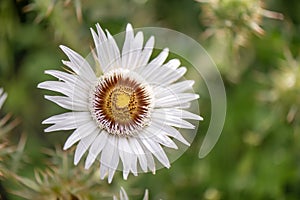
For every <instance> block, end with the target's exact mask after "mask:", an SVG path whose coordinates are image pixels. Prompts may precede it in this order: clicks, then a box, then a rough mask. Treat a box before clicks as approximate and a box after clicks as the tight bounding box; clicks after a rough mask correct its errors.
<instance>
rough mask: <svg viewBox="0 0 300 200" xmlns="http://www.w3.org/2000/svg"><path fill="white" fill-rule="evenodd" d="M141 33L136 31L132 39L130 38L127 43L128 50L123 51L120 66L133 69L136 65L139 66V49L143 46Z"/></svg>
mask: <svg viewBox="0 0 300 200" xmlns="http://www.w3.org/2000/svg"><path fill="white" fill-rule="evenodd" d="M143 41H144V38H143V34H142V33H141V32H138V33H137V35H136V36H135V38H134V39H133V40H131V41H130V42H131V43H130V44H129V48H130V49H129V51H128V52H125V51H123V52H122V53H123V55H124V56H125V57H124V63H123V64H124V65H122V67H124V68H127V69H135V68H136V67H139V65H138V64H139V59H140V57H141V51H142V47H143Z"/></svg>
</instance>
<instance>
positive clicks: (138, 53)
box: [38, 24, 202, 182]
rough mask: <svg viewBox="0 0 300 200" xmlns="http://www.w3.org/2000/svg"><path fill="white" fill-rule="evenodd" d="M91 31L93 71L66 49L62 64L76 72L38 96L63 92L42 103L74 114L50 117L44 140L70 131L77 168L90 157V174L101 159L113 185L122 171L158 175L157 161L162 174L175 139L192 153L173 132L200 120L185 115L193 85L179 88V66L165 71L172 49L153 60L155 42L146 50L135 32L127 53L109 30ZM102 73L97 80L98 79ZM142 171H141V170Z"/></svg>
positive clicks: (59, 73) (61, 76) (48, 83)
mask: <svg viewBox="0 0 300 200" xmlns="http://www.w3.org/2000/svg"><path fill="white" fill-rule="evenodd" d="M96 27H97V33H96V32H95V31H94V30H92V29H91V32H92V35H93V39H94V42H95V49H96V50H95V53H96V56H95V60H96V63H99V65H98V66H96V67H97V68H96V69H95V70H93V68H92V67H91V66H90V64H89V63H88V62H87V60H86V59H84V58H83V57H82V56H80V55H79V54H77V53H76V52H74V51H73V50H71V49H69V48H68V47H65V46H61V49H62V50H63V51H64V52H65V54H66V55H67V56H68V58H69V61H63V63H64V65H66V66H67V67H68V68H69V69H70V70H71V72H70V73H66V72H62V71H56V70H48V71H46V72H45V73H46V74H50V75H52V76H54V77H56V78H58V79H59V80H58V81H46V82H43V83H40V84H39V85H38V87H39V88H43V89H48V90H52V91H56V92H59V93H61V94H63V95H64V96H47V95H46V96H45V98H46V99H48V100H50V101H53V102H54V103H56V104H58V105H59V106H61V107H63V108H65V109H68V110H71V111H70V112H66V113H63V114H60V115H56V116H52V117H50V118H48V119H46V120H45V121H43V124H54V125H52V126H50V127H48V128H47V129H45V131H46V132H50V131H57V130H72V129H75V131H74V132H73V134H72V135H71V136H70V137H69V138H68V139H67V141H66V143H65V145H64V149H68V148H69V147H71V146H72V145H73V144H75V143H77V142H79V143H78V145H77V148H76V151H75V158H74V163H75V164H77V163H78V162H79V160H80V159H81V157H82V156H83V154H84V153H85V152H88V154H87V159H86V162H85V167H86V168H89V167H90V166H91V165H92V163H94V161H95V160H96V158H98V159H99V161H100V177H101V179H103V178H104V177H105V175H106V174H108V181H109V182H111V181H112V178H113V176H114V173H115V171H116V169H117V168H118V166H119V165H121V163H119V161H120V160H121V162H122V166H123V178H124V179H127V177H128V175H129V173H130V172H132V173H133V174H134V175H137V173H138V168H139V167H140V168H141V170H142V171H144V172H147V171H149V170H150V171H152V172H153V173H155V171H156V164H155V161H154V158H153V155H154V156H155V157H156V158H157V159H158V161H159V162H160V163H162V165H163V166H165V167H167V168H169V167H170V161H169V159H168V157H167V155H166V153H165V151H164V149H163V147H169V148H174V149H177V148H178V147H177V145H176V144H175V142H174V141H173V139H172V138H175V139H176V140H178V141H180V142H182V143H184V144H186V145H189V143H188V142H187V141H186V140H185V139H184V138H183V136H182V135H181V133H180V132H179V131H178V130H177V129H176V128H185V129H194V128H195V126H194V125H193V124H191V123H190V122H188V121H186V119H193V120H201V119H202V118H201V117H200V116H198V115H196V114H193V113H191V112H189V111H186V110H185V108H188V107H189V105H190V102H191V101H193V100H195V99H198V98H199V96H198V95H197V94H194V93H190V92H187V91H188V90H191V89H192V85H193V83H194V82H193V81H189V80H184V81H179V82H177V81H178V80H179V79H180V78H182V77H183V75H184V74H185V72H186V68H185V67H180V61H179V60H178V59H172V60H170V61H168V62H167V63H165V61H166V59H167V57H168V52H169V51H168V49H167V48H166V49H164V50H162V51H161V52H160V54H159V55H158V56H157V57H156V58H154V59H153V60H151V61H149V60H150V56H151V55H152V51H153V48H154V37H150V39H149V40H148V41H147V42H146V44H145V46H143V33H142V32H138V33H137V34H136V35H134V32H133V29H132V26H131V25H130V24H129V25H128V26H127V28H126V36H125V41H124V45H123V48H122V51H120V50H119V48H118V46H117V44H116V41H115V39H114V38H113V37H112V36H111V34H110V33H109V32H108V31H107V30H106V34H105V32H104V31H103V30H102V28H101V27H100V25H99V24H97V25H96ZM98 71H100V74H98V73H97V72H98ZM138 163H139V166H138Z"/></svg>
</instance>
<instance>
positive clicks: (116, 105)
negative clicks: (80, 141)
mask: <svg viewBox="0 0 300 200" xmlns="http://www.w3.org/2000/svg"><path fill="white" fill-rule="evenodd" d="M151 94H152V92H151V88H150V86H149V85H147V84H145V83H144V82H143V81H142V80H141V78H140V77H139V76H138V75H137V74H135V73H134V72H130V74H129V71H127V70H120V69H119V70H117V71H112V72H109V73H107V74H105V75H103V76H101V77H100V78H99V80H98V82H97V84H96V85H95V87H94V88H93V90H92V91H91V94H90V111H91V114H92V116H93V118H94V120H95V121H96V123H97V124H98V126H99V127H100V128H101V129H105V130H106V131H107V132H108V133H110V134H113V135H119V136H132V135H134V134H136V133H137V132H138V131H139V130H141V129H142V128H143V127H144V126H146V125H148V124H149V122H150V112H151V109H152V95H151Z"/></svg>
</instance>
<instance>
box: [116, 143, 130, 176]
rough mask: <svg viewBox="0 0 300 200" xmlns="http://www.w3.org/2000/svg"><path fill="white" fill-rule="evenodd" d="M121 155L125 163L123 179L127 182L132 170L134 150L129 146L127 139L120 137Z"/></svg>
mask: <svg viewBox="0 0 300 200" xmlns="http://www.w3.org/2000/svg"><path fill="white" fill-rule="evenodd" d="M118 146H119V154H120V158H121V160H122V163H123V179H125V180H127V177H128V174H129V172H130V169H131V163H132V155H133V153H132V150H131V147H130V146H129V144H128V140H127V138H124V137H120V138H119V144H118Z"/></svg>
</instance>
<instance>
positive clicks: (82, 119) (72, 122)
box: [42, 112, 91, 132]
mask: <svg viewBox="0 0 300 200" xmlns="http://www.w3.org/2000/svg"><path fill="white" fill-rule="evenodd" d="M90 120H91V116H90V113H88V112H68V113H63V114H59V115H54V116H52V117H49V118H48V119H46V120H44V121H43V122H42V124H54V125H53V126H50V127H48V128H47V129H45V132H51V131H57V130H71V129H75V128H77V127H78V126H80V125H82V124H84V123H86V122H88V121H90Z"/></svg>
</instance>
